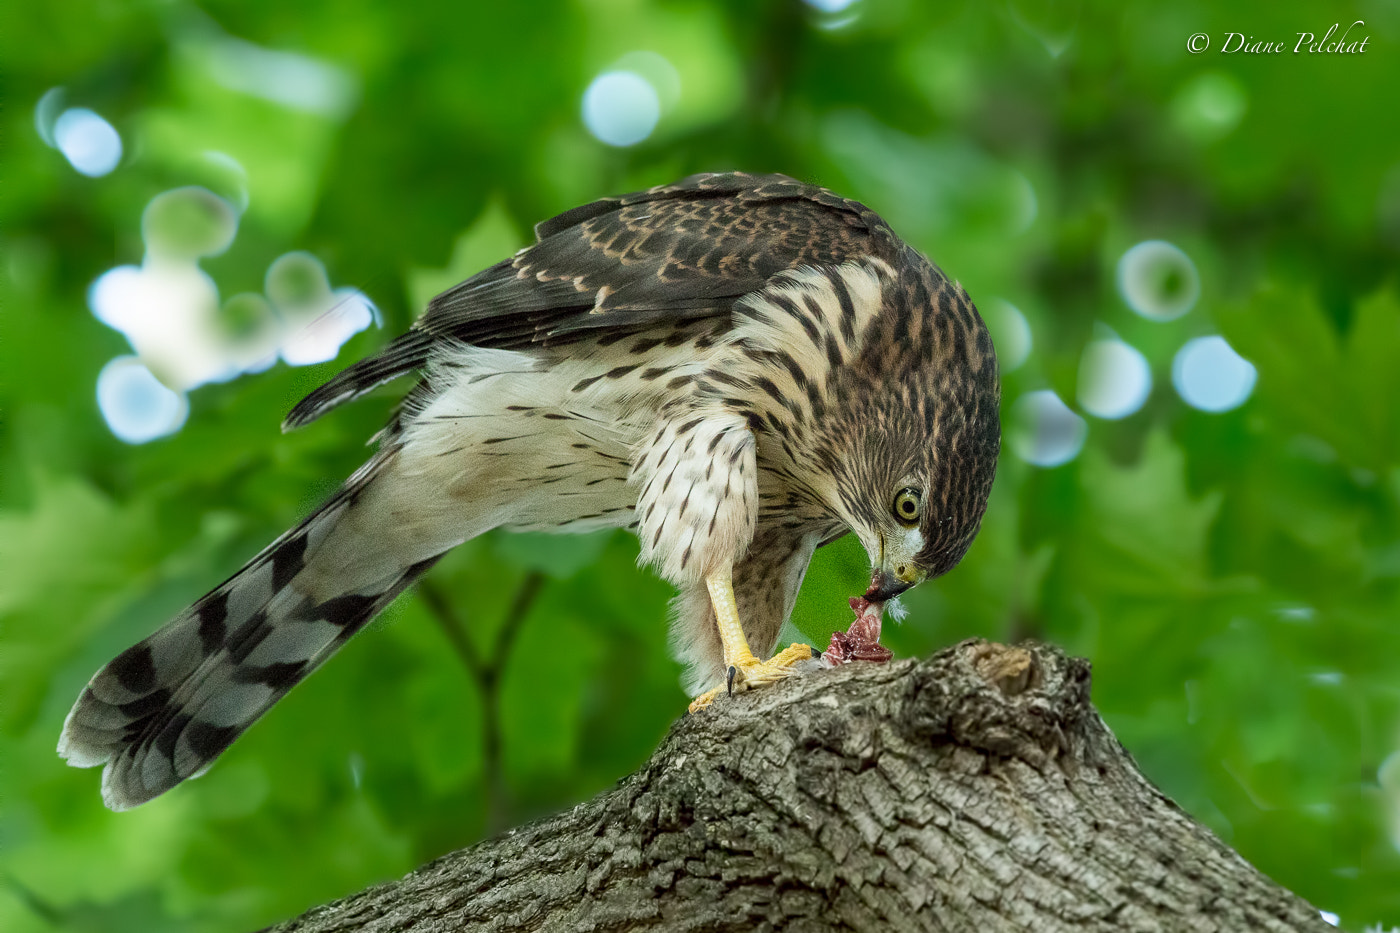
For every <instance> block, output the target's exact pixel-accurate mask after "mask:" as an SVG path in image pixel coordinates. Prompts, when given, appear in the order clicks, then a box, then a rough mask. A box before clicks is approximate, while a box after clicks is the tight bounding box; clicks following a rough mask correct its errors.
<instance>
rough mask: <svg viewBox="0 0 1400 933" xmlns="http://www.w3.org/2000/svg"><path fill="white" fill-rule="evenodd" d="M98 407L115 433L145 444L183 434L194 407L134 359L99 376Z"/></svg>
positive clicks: (115, 362)
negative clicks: (182, 431)
mask: <svg viewBox="0 0 1400 933" xmlns="http://www.w3.org/2000/svg"><path fill="white" fill-rule="evenodd" d="M97 407H98V409H100V410H101V412H102V417H103V419H104V420H106V422H107V426H108V427H109V428H111V429H112V433H113V434H115V435H116V436H117V437H118V438H119V439H121V440H123V441H126V442H127V443H128V444H144V443H146V442H147V441H153V440H155V439H156V438H158V437H165V436H166V435H168V434H174V433H175V432H176V431H178V430H180V427H181V426H182V425H183V424H184V423H185V418H186V417H187V416H188V415H189V411H190V406H189V402H188V401H187V400H186V398H185V396H184V394H183V393H180V392H173V391H171V390H170V389H168V388H166V386H165V385H164V384H163V383H162V382H161V381H160V380H159V379H157V378H156V377H155V376H153V375H152V374H151V371H150V370H149V369H147V368H146V367H145V365H143V364H142V362H141V361H140V360H139V359H137V358H136V357H134V356H119V357H117V358H116V359H114V360H112V361H111V362H109V363H108V364H107V365H106V366H104V367H102V371H101V372H100V373H98V375H97Z"/></svg>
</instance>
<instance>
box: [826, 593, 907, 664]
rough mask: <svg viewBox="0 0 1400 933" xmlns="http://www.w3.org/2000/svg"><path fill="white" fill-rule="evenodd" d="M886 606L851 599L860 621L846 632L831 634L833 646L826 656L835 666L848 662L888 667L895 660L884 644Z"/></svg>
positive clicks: (860, 599)
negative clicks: (873, 663) (882, 628)
mask: <svg viewBox="0 0 1400 933" xmlns="http://www.w3.org/2000/svg"><path fill="white" fill-rule="evenodd" d="M884 608H885V606H884V604H883V603H872V602H871V601H870V600H868V599H866V598H865V597H864V596H853V597H851V609H852V610H853V611H854V612H855V614H856V620H855V621H854V622H852V623H851V627H850V628H848V629H847V630H846V631H844V632H832V633H831V645H830V646H829V647H828V648H827V649H826V653H825V654H824V655H823V657H825V658H826V659H827V660H828V661H830V662H831V663H832V664H845V663H846V662H848V661H875V662H877V663H884V662H885V661H888V660H889V659H890V658H892V657H894V652H893V651H891V650H890V649H888V648H886V647H885V646H884V645H882V644H880V615H881V613H882V612H883V611H884Z"/></svg>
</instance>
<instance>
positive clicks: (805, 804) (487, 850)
mask: <svg viewBox="0 0 1400 933" xmlns="http://www.w3.org/2000/svg"><path fill="white" fill-rule="evenodd" d="M277 929H278V930H280V931H283V933H291V931H299V933H313V931H316V933H321V931H331V930H334V931H350V930H359V931H389V930H394V931H415V933H435V931H447V930H452V931H461V930H546V929H547V930H551V931H553V930H563V931H571V930H636V929H648V930H666V931H669V930H707V931H708V930H755V929H758V930H774V929H788V930H812V931H815V930H942V931H979V933H980V931H999V930H1008V931H1010V930H1035V931H1060V930H1065V931H1068V930H1075V931H1083V930H1090V931H1094V930H1099V931H1110V930H1111V931H1115V933H1117V931H1122V930H1193V931H1196V930H1200V931H1226V930H1229V931H1236V930H1248V931H1284V930H1318V931H1323V930H1330V929H1331V928H1330V927H1329V926H1328V925H1327V924H1326V923H1325V922H1323V921H1322V919H1321V917H1320V915H1319V914H1318V912H1317V910H1316V909H1314V908H1313V907H1311V906H1309V905H1308V904H1307V903H1306V902H1304V901H1303V900H1301V899H1300V898H1298V897H1296V896H1295V895H1293V894H1290V893H1289V892H1287V891H1285V890H1284V889H1282V888H1280V887H1278V886H1277V885H1275V884H1274V883H1273V882H1271V881H1270V880H1269V879H1267V878H1265V877H1264V876H1263V875H1261V874H1259V873H1258V872H1257V871H1256V870H1255V869H1254V868H1253V867H1251V866H1250V865H1249V864H1248V863H1246V862H1245V861H1244V860H1243V859H1242V858H1240V857H1239V856H1238V855H1237V854H1236V853H1234V852H1233V851H1231V850H1230V849H1229V848H1227V847H1226V846H1225V845H1223V844H1222V843H1221V842H1220V841H1219V840H1218V839H1216V838H1215V836H1213V835H1212V834H1211V833H1210V832H1209V831H1208V830H1206V829H1205V828H1204V827H1202V826H1201V825H1200V824H1198V823H1196V822H1195V821H1193V820H1192V819H1191V818H1190V817H1188V816H1187V815H1186V814H1185V813H1183V812H1182V811H1181V810H1180V809H1179V808H1177V807H1176V806H1175V805H1174V804H1173V803H1172V802H1171V801H1170V800H1168V799H1167V798H1166V797H1164V796H1163V795H1162V794H1161V793H1160V792H1159V791H1158V790H1157V789H1156V788H1154V787H1153V786H1152V785H1151V784H1150V783H1148V781H1147V780H1146V779H1145V778H1144V777H1143V776H1142V775H1141V773H1140V772H1139V771H1138V770H1137V767H1136V766H1135V765H1134V764H1133V761H1132V759H1131V758H1130V757H1129V756H1128V755H1127V753H1126V752H1125V751H1124V750H1123V748H1122V747H1121V746H1120V745H1119V744H1118V741H1117V740H1116V739H1115V738H1114V737H1113V735H1112V734H1111V733H1110V732H1109V731H1108V728H1107V727H1106V726H1105V725H1104V723H1103V721H1102V720H1101V719H1100V718H1099V716H1098V714H1097V712H1096V711H1095V710H1094V709H1093V707H1092V706H1091V705H1090V703H1089V665H1088V662H1086V661H1083V660H1081V659H1072V658H1067V657H1066V656H1065V655H1063V654H1062V653H1060V652H1059V651H1058V650H1056V649H1054V648H1051V647H1048V646H1044V645H1030V646H1025V647H1022V648H1006V647H1003V646H1000V645H991V644H987V643H985V642H980V641H968V642H963V643H962V644H960V645H957V646H955V647H952V648H949V649H946V650H944V651H941V652H939V653H938V654H937V655H935V656H934V657H932V658H930V659H928V660H926V661H921V662H914V661H902V662H898V663H894V664H888V665H871V664H851V665H848V666H846V667H843V668H839V669H836V670H832V671H823V672H820V673H812V674H808V675H805V676H797V677H793V678H790V679H789V680H787V681H784V682H782V683H780V684H777V685H775V686H772V687H768V688H764V689H762V690H758V691H754V692H752V693H748V694H744V695H741V696H737V697H735V698H733V699H730V700H727V701H722V702H719V703H716V704H715V706H714V707H712V708H711V709H709V710H707V711H705V712H704V713H702V714H699V715H694V716H686V717H684V718H682V719H681V720H679V721H678V722H677V723H676V724H675V726H674V727H673V728H672V729H671V732H670V734H669V735H668V736H667V737H666V739H665V740H664V741H663V742H662V744H661V746H660V748H658V749H657V751H656V753H655V754H654V755H653V756H652V758H651V760H650V761H649V762H648V763H647V764H646V765H645V766H643V767H642V768H641V769H640V770H639V771H638V772H636V773H635V774H633V775H631V776H630V777H628V778H625V779H624V780H622V781H621V782H620V783H619V784H618V786H617V787H615V788H614V789H613V790H611V791H608V792H607V793H604V794H601V795H599V796H598V797H596V798H594V799H593V800H591V801H589V802H588V803H585V804H582V805H580V806H578V807H575V808H573V809H572V810H569V811H567V812H565V813H561V814H559V815H557V816H555V817H552V818H550V819H547V820H544V821H542V822H539V823H535V824H533V825H530V826H526V827H523V828H521V829H517V830H513V831H511V832H509V833H507V834H505V835H503V836H500V837H498V838H496V839H492V840H489V841H487V842H484V843H482V844H480V845H477V846H474V847H473V848H470V849H465V850H463V851H460V852H456V853H454V854H451V855H448V856H445V857H444V858H442V859H439V860H438V861H436V862H434V863H432V864H430V865H428V866H426V867H424V868H422V869H420V870H419V871H417V872H415V873H413V874H411V875H409V876H408V877H407V878H404V879H402V880H401V881H397V882H393V883H391V884H386V885H382V886H380V887H376V888H372V889H370V890H368V891H364V892H362V893H360V894H357V895H354V896H352V897H348V898H346V899H344V900H342V901H339V902H337V903H334V904H331V905H328V906H326V907H321V908H317V909H315V910H313V911H311V912H309V913H307V914H306V915H304V916H302V917H300V918H298V919H296V920H292V921H289V922H288V923H286V924H283V925H282V926H280V927H278V928H277Z"/></svg>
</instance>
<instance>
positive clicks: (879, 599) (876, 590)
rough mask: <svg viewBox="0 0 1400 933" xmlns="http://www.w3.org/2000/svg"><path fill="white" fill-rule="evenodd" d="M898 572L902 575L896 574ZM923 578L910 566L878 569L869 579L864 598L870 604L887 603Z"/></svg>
mask: <svg viewBox="0 0 1400 933" xmlns="http://www.w3.org/2000/svg"><path fill="white" fill-rule="evenodd" d="M899 570H903V571H904V573H902V574H901V573H898V572H897V571H899ZM925 576H926V574H924V573H922V572H920V571H919V570H917V569H915V568H914V567H913V566H912V565H904V566H902V567H898V568H895V569H890V568H888V567H880V568H879V569H877V570H876V571H875V573H874V574H873V575H871V577H870V589H868V590H866V591H865V598H866V599H868V600H869V601H870V602H872V603H885V602H889V601H890V600H891V599H894V598H895V597H896V596H898V595H899V594H900V593H903V592H904V591H905V590H907V589H909V588H910V587H911V586H913V585H914V584H916V583H920V582H922V581H923V579H924V577H925Z"/></svg>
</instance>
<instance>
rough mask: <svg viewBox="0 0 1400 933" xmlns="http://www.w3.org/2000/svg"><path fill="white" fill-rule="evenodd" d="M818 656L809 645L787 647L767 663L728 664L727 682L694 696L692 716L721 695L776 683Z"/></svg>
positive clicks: (744, 660)
mask: <svg viewBox="0 0 1400 933" xmlns="http://www.w3.org/2000/svg"><path fill="white" fill-rule="evenodd" d="M819 657H821V652H820V651H817V650H815V649H814V648H813V647H812V646H811V645H798V644H793V645H788V646H787V647H786V648H784V649H783V650H782V651H779V652H778V653H777V654H775V655H773V657H771V658H769V659H768V660H767V661H760V660H759V659H758V658H755V657H754V656H753V655H749V656H748V657H747V658H740V659H739V660H738V661H736V662H734V664H732V665H730V668H729V677H728V682H727V683H725V684H724V685H723V686H720V687H716V688H714V689H713V690H710V691H708V692H706V693H702V694H701V695H700V696H698V697H696V698H695V699H694V700H693V701H692V702H691V704H690V711H691V712H692V713H694V712H697V711H699V710H702V709H704V708H705V707H707V706H709V705H710V704H711V703H713V702H714V701H715V697H717V696H719V695H720V694H723V693H742V692H743V691H745V690H752V689H753V688H754V687H762V686H763V685H765V684H771V683H775V682H777V681H779V680H782V679H783V678H784V677H787V676H788V675H789V674H791V673H792V669H793V666H794V665H796V664H797V663H798V662H800V661H810V660H811V659H812V658H819Z"/></svg>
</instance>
